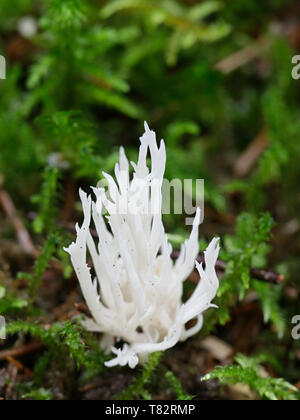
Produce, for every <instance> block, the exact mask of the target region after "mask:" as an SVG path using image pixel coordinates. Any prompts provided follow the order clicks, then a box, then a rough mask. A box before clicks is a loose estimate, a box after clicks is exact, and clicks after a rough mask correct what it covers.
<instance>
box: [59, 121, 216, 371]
mask: <svg viewBox="0 0 300 420" xmlns="http://www.w3.org/2000/svg"><path fill="white" fill-rule="evenodd" d="M145 130H146V131H145V133H144V135H143V136H142V137H141V139H140V140H141V146H140V152H139V160H138V163H137V164H134V163H132V166H133V168H134V174H133V178H132V180H131V179H130V174H129V169H130V167H129V162H128V160H127V158H126V155H125V152H124V150H123V149H121V151H120V161H119V163H118V164H117V165H116V167H115V177H116V182H115V180H114V179H113V178H112V177H111V176H109V175H107V174H103V175H104V176H105V178H106V179H107V181H108V187H109V188H108V190H109V191H108V193H106V192H105V189H104V188H93V190H94V193H95V196H96V202H93V201H92V199H91V197H90V196H87V195H86V194H85V193H84V192H83V191H80V198H81V201H82V205H83V212H84V222H83V225H82V226H81V227H79V226H78V225H77V226H76V231H77V239H76V242H75V243H73V244H72V245H71V246H70V247H69V248H68V249H66V251H67V252H68V253H69V254H70V255H71V260H72V264H73V266H74V269H75V271H76V274H77V277H78V279H79V282H80V286H81V289H82V293H83V295H84V298H85V300H86V303H87V305H88V307H89V309H90V312H91V314H92V317H93V319H87V320H86V321H84V325H85V327H86V328H87V329H88V330H90V331H96V332H101V333H104V336H103V339H102V346H104V347H105V349H106V350H107V351H108V352H113V353H114V354H115V355H116V358H114V359H113V360H111V361H109V362H107V363H106V365H107V366H108V367H112V366H117V365H121V366H125V365H127V364H128V365H129V366H130V367H131V368H134V367H136V365H137V364H138V363H139V362H143V361H145V360H146V359H147V356H148V355H149V354H150V353H152V352H156V351H163V350H167V349H169V348H171V347H173V346H174V345H175V344H176V343H177V342H178V341H184V340H186V339H187V338H189V337H190V336H192V335H194V334H196V333H197V332H198V331H199V330H200V329H201V327H202V325H203V312H204V311H205V310H207V309H208V308H210V307H213V306H214V305H212V304H211V302H212V300H213V299H214V298H215V296H216V293H217V290H218V287H219V281H218V278H217V275H216V271H215V264H216V260H217V257H218V253H219V245H218V240H217V239H213V240H212V242H211V243H210V245H209V246H208V248H207V250H206V251H205V253H204V254H205V268H203V267H202V264H198V263H197V262H196V267H197V270H198V272H199V275H200V277H201V280H200V281H199V283H198V285H197V287H196V289H195V291H194V293H193V295H192V296H191V297H190V298H189V299H188V300H187V301H186V302H185V303H183V302H182V295H183V282H184V281H185V280H186V279H187V278H188V276H189V275H190V274H191V272H192V271H193V269H194V267H195V260H196V257H197V254H198V251H199V249H198V226H199V222H200V209H198V210H197V214H196V217H195V221H194V225H193V229H192V233H191V236H190V238H189V240H187V241H186V242H185V243H184V244H183V245H182V248H181V253H180V256H179V258H178V259H177V261H176V263H173V261H172V258H171V253H172V247H171V245H170V244H169V243H168V239H167V235H166V233H165V230H164V226H163V223H162V211H161V208H162V182H163V176H164V172H165V164H166V149H165V144H164V142H163V141H161V144H160V148H158V146H157V142H156V136H155V133H154V132H153V131H151V130H150V129H149V127H148V126H147V124H145ZM149 151H150V156H151V162H152V164H151V169H149V168H148V166H147V161H146V159H147V155H148V152H149ZM103 209H105V210H106V211H107V213H108V216H107V219H108V223H109V226H110V230H109V229H108V227H107V225H106V223H105V221H104V218H103V216H102V214H103ZM124 209H126V210H127V211H124ZM157 210H159V211H157ZM91 218H92V219H93V222H94V225H95V228H96V231H97V235H98V237H99V244H98V246H96V245H95V243H94V240H93V238H92V235H91V233H90V224H91ZM87 251H88V252H87ZM88 253H89V254H90V257H91V260H92V262H93V268H94V271H95V274H96V278H95V279H94V280H93V279H92V275H91V269H90V267H89V266H88V265H87V254H88ZM193 319H196V320H197V322H196V324H195V325H194V326H193V327H192V328H190V329H187V328H186V324H187V322H188V321H190V320H193ZM118 341H123V342H125V343H127V344H125V345H124V346H123V348H122V349H117V348H115V347H113V346H114V344H115V343H116V342H118Z"/></svg>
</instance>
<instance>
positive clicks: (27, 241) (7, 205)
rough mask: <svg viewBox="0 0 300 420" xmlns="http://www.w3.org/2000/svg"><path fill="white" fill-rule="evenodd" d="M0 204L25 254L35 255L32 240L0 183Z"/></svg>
mask: <svg viewBox="0 0 300 420" xmlns="http://www.w3.org/2000/svg"><path fill="white" fill-rule="evenodd" d="M0 204H1V206H2V208H3V210H4V212H5V213H6V215H7V216H8V218H9V219H10V221H11V223H12V225H13V227H14V229H15V232H16V235H17V237H18V241H19V244H20V246H21V247H22V249H23V250H24V252H25V254H27V255H30V256H33V257H36V250H35V247H34V245H33V242H32V240H31V238H30V235H29V233H28V231H27V230H26V228H25V226H24V224H23V222H22V221H21V219H20V218H19V217H18V213H17V210H16V207H15V205H14V203H13V201H12V199H11V198H10V196H9V194H8V192H7V191H5V189H4V188H3V187H2V186H1V185H0Z"/></svg>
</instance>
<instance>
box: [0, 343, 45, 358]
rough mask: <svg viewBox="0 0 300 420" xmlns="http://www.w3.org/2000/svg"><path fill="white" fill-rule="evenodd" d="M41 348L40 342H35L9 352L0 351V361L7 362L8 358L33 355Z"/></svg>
mask: <svg viewBox="0 0 300 420" xmlns="http://www.w3.org/2000/svg"><path fill="white" fill-rule="evenodd" d="M42 347H43V344H42V343H41V342H38V341H35V342H33V343H29V344H25V345H24V346H20V347H16V348H13V349H9V350H3V351H0V360H7V358H8V357H12V358H15V357H21V356H25V355H27V354H30V353H34V352H35V351H37V350H40V349H41V348H42Z"/></svg>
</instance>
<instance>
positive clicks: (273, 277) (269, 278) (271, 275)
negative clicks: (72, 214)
mask: <svg viewBox="0 0 300 420" xmlns="http://www.w3.org/2000/svg"><path fill="white" fill-rule="evenodd" d="M30 217H31V218H32V217H33V218H34V215H33V214H31V215H30ZM59 225H60V226H61V227H63V228H64V229H67V230H69V231H70V232H76V231H75V227H74V226H73V224H72V223H68V222H59ZM91 235H92V236H93V237H95V238H97V232H96V231H94V230H93V229H91ZM179 254H180V251H177V250H175V251H173V253H172V255H171V256H172V259H173V260H177V258H178V257H179ZM197 261H198V262H200V263H204V257H203V256H201V255H199V256H198V257H197ZM226 266H227V263H226V262H225V261H222V260H217V263H216V269H217V271H221V272H224V271H225V270H226ZM250 274H251V276H252V277H253V278H255V279H256V280H260V281H263V282H266V283H272V284H282V283H283V281H284V276H283V275H282V274H279V273H276V272H274V271H271V270H261V269H259V268H250Z"/></svg>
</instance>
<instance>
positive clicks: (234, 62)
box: [214, 38, 269, 74]
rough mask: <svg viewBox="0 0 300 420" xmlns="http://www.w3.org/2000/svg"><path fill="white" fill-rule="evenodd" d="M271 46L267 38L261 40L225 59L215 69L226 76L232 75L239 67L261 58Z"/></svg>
mask: <svg viewBox="0 0 300 420" xmlns="http://www.w3.org/2000/svg"><path fill="white" fill-rule="evenodd" d="M268 46H269V41H268V40H267V39H265V38H260V39H258V40H257V41H255V42H253V43H252V44H250V45H248V46H247V47H245V48H243V49H241V50H240V51H237V52H235V53H233V54H232V55H230V56H229V57H226V58H224V59H223V60H222V61H220V62H219V63H217V64H216V65H215V67H214V68H215V69H216V70H218V71H220V72H221V73H224V74H230V73H232V72H233V71H235V70H236V69H238V68H239V67H242V66H244V65H245V64H247V63H249V62H250V61H252V60H254V59H256V58H257V57H258V56H260V55H261V54H262V53H263V52H264V51H265V50H266V49H267V47H268Z"/></svg>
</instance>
